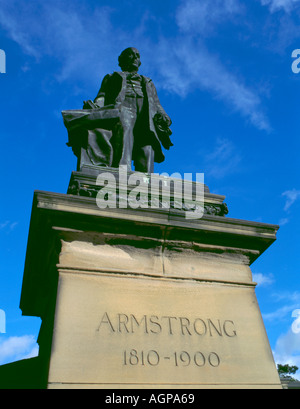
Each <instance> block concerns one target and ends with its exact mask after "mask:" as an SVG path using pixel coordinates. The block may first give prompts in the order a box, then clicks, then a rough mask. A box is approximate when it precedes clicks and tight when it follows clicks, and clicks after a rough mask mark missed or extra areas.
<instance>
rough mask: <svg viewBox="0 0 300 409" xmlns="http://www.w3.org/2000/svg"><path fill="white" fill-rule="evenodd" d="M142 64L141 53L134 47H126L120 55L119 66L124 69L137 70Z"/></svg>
mask: <svg viewBox="0 0 300 409" xmlns="http://www.w3.org/2000/svg"><path fill="white" fill-rule="evenodd" d="M140 65H141V60H140V53H139V51H138V50H137V49H136V48H134V47H129V48H126V50H124V51H122V52H121V54H120V56H119V66H120V67H121V70H122V71H128V72H135V71H138V69H139V67H140Z"/></svg>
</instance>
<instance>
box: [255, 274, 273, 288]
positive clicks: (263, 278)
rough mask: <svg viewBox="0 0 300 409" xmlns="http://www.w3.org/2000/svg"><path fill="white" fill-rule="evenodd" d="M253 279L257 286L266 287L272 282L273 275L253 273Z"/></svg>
mask: <svg viewBox="0 0 300 409" xmlns="http://www.w3.org/2000/svg"><path fill="white" fill-rule="evenodd" d="M253 281H255V282H256V283H257V285H258V286H259V287H267V286H269V285H272V284H273V283H274V276H273V275H272V274H262V273H254V274H253Z"/></svg>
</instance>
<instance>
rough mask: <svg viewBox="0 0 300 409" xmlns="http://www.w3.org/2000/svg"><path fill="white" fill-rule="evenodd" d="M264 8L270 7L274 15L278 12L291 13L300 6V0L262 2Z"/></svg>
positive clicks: (263, 0) (264, 0) (265, 0)
mask: <svg viewBox="0 0 300 409" xmlns="http://www.w3.org/2000/svg"><path fill="white" fill-rule="evenodd" d="M261 4H262V5H263V6H266V5H267V6H269V7H270V11H271V12H272V13H274V12H276V11H278V10H284V11H285V12H290V11H292V10H293V8H294V7H296V6H298V5H299V4H300V0H261Z"/></svg>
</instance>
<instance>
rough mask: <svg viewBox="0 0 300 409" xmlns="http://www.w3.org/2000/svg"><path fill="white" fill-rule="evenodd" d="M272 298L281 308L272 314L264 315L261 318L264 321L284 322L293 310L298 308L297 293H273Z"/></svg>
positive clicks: (299, 295)
mask: <svg viewBox="0 0 300 409" xmlns="http://www.w3.org/2000/svg"><path fill="white" fill-rule="evenodd" d="M272 298H273V299H274V301H275V302H276V303H281V306H280V307H279V308H277V309H275V310H274V311H272V312H269V313H264V314H263V318H264V320H266V321H269V322H275V321H278V320H286V319H287V318H288V317H291V314H292V312H293V311H294V310H296V309H299V308H300V292H299V291H281V292H274V293H273V294H272Z"/></svg>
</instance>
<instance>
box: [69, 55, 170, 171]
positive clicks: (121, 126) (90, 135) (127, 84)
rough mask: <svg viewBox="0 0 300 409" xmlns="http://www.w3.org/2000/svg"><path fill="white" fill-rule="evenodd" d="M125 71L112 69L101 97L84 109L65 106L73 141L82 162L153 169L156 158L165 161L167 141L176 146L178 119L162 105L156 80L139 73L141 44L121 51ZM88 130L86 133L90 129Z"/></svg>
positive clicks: (104, 81) (102, 89)
mask: <svg viewBox="0 0 300 409" xmlns="http://www.w3.org/2000/svg"><path fill="white" fill-rule="evenodd" d="M119 65H120V67H121V70H122V71H117V72H114V73H113V74H108V75H106V76H105V77H104V79H103V81H102V85H101V88H100V90H99V92H98V95H97V97H96V98H95V100H94V103H93V102H92V101H87V102H85V105H84V108H85V109H84V110H82V111H64V112H63V117H64V122H65V125H66V126H67V128H68V131H69V143H68V145H69V146H72V148H73V151H74V153H75V154H76V155H77V156H78V159H79V164H80V165H79V168H80V166H81V165H82V164H85V165H86V164H92V165H98V166H111V167H119V166H120V165H126V166H127V168H128V170H131V163H132V161H133V162H134V167H135V170H136V171H140V172H146V173H153V171H154V162H158V163H160V162H163V161H164V159H165V156H164V154H163V151H162V146H163V147H164V148H165V149H169V148H170V147H171V146H173V144H172V142H171V140H170V135H171V134H172V132H171V130H170V128H169V127H170V125H171V123H172V121H171V119H170V118H169V116H168V115H167V114H166V112H165V111H164V109H163V107H162V106H161V104H160V102H159V99H158V96H157V92H156V89H155V86H154V84H153V82H152V80H151V79H150V78H148V77H145V76H143V75H140V74H138V70H139V67H140V65H141V61H140V53H139V51H138V50H137V49H136V48H133V47H130V48H126V50H124V51H123V52H122V53H121V55H120V56H119ZM83 131H84V132H85V136H84V132H83Z"/></svg>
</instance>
